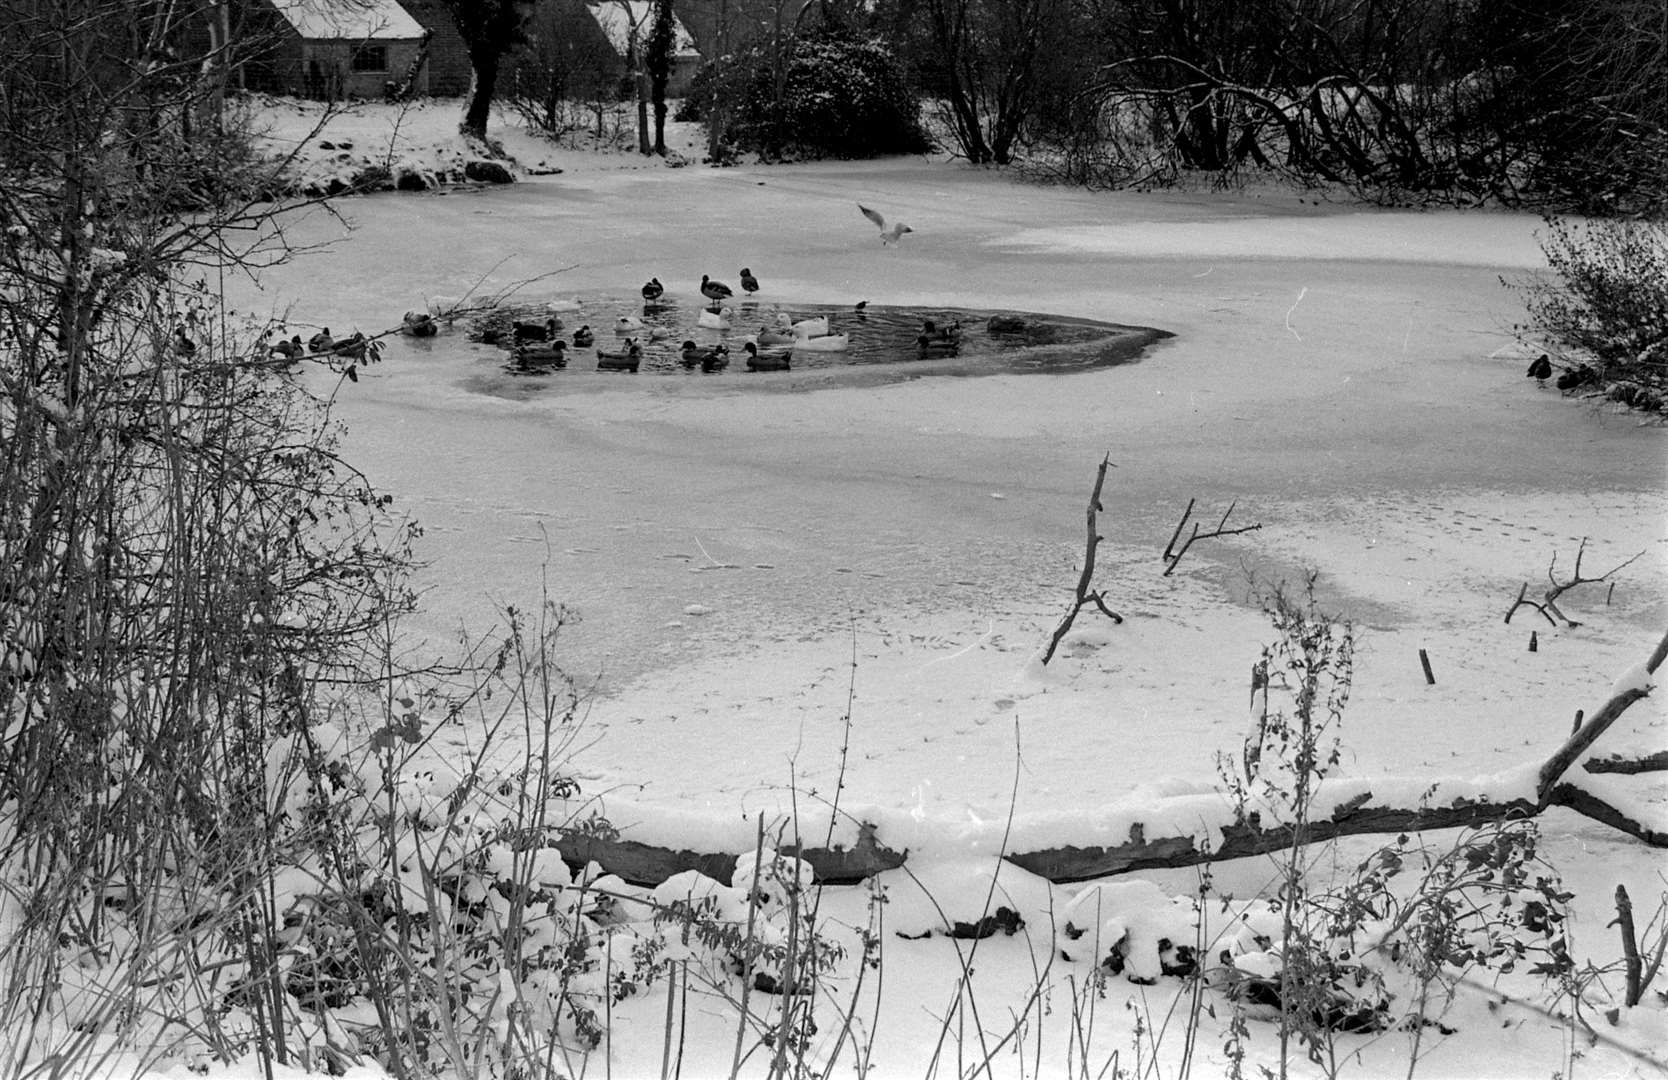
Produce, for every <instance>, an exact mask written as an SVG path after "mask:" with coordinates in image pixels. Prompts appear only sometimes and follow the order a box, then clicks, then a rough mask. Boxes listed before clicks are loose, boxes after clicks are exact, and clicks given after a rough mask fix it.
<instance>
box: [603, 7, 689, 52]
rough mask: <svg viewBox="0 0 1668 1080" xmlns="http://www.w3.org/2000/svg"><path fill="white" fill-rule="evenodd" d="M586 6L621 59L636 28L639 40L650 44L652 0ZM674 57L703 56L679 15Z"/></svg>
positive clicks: (674, 21)
mask: <svg viewBox="0 0 1668 1080" xmlns="http://www.w3.org/2000/svg"><path fill="white" fill-rule="evenodd" d="M587 6H588V7H589V8H590V9H591V18H593V19H595V20H596V21H597V25H598V26H600V27H602V32H603V34H604V35H606V36H607V38H608V43H609V44H610V45H612V46H614V51H615V52H617V53H619V54H620V55H621V56H624V55H625V54H626V44H627V42H628V40H629V39H630V36H631V28H632V27H633V26H635V27H636V28H637V40H638V41H640V42H646V41H648V39H649V30H650V29H651V28H652V27H653V26H654V4H653V2H652V0H601V2H599V3H591V4H588V5H587ZM672 55H673V56H699V55H700V53H698V52H697V51H696V49H695V39H694V38H692V37H690V36H689V31H688V30H685V29H684V27H683V23H682V22H681V21H679V19H678V17H677V16H676V15H674V16H672Z"/></svg>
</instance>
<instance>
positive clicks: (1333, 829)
mask: <svg viewBox="0 0 1668 1080" xmlns="http://www.w3.org/2000/svg"><path fill="white" fill-rule="evenodd" d="M1371 800H1372V794H1371V793H1370V792H1366V793H1362V794H1359V795H1357V796H1355V797H1354V798H1352V799H1350V800H1349V801H1348V802H1346V803H1343V804H1342V805H1340V806H1339V807H1337V809H1335V810H1334V811H1333V813H1332V815H1331V816H1330V817H1326V818H1317V819H1315V820H1312V821H1310V822H1309V823H1308V826H1307V828H1306V834H1307V842H1309V843H1317V842H1321V841H1326V840H1332V839H1335V838H1337V837H1340V836H1354V835H1359V834H1362V833H1401V832H1423V831H1425V830H1429V829H1454V828H1462V827H1465V826H1472V825H1482V824H1485V823H1487V822H1491V821H1501V820H1505V819H1509V818H1531V817H1534V816H1535V814H1537V813H1538V812H1539V808H1538V807H1537V806H1536V805H1535V803H1534V801H1533V800H1531V799H1510V800H1506V801H1503V802H1487V801H1483V800H1480V799H1479V800H1471V799H1463V798H1461V799H1455V800H1454V801H1453V802H1452V803H1451V804H1449V805H1447V806H1425V807H1394V806H1374V805H1371ZM1131 831H1132V840H1131V842H1130V843H1125V844H1116V845H1112V846H1109V847H1069V846H1068V847H1059V848H1051V849H1048V850H1044V851H1031V852H1018V853H1015V854H1012V855H1009V856H1008V861H1009V862H1011V863H1013V864H1015V865H1016V866H1019V867H1021V868H1023V869H1025V870H1029V871H1031V872H1032V873H1033V874H1036V875H1038V876H1039V877H1045V878H1047V879H1048V880H1050V881H1052V882H1055V883H1056V884H1063V883H1066V882H1072V881H1088V880H1091V879H1093V878H1099V877H1107V876H1109V875H1112V874H1124V873H1129V872H1131V871H1136V870H1156V869H1167V868H1174V867H1179V866H1197V865H1200V864H1203V863H1210V862H1220V861H1222V860H1224V859H1241V858H1244V857H1246V856H1247V855H1263V854H1266V853H1268V852H1271V851H1280V850H1284V849H1286V848H1290V847H1291V846H1292V830H1291V826H1289V825H1277V826H1274V827H1272V828H1264V827H1263V826H1262V825H1261V823H1260V821H1259V819H1258V818H1257V816H1256V815H1255V814H1252V815H1251V816H1250V817H1249V818H1248V819H1247V820H1246V821H1244V822H1242V823H1238V824H1227V825H1224V826H1223V827H1222V828H1221V829H1220V831H1219V834H1218V835H1216V836H1211V835H1208V834H1206V835H1196V836H1167V837H1161V838H1159V839H1157V840H1150V841H1149V840H1146V839H1145V837H1144V836H1143V835H1141V834H1142V833H1143V832H1144V830H1140V829H1135V830H1131Z"/></svg>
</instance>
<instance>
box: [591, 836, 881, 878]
mask: <svg viewBox="0 0 1668 1080" xmlns="http://www.w3.org/2000/svg"><path fill="white" fill-rule="evenodd" d="M558 844H559V846H560V847H561V849H562V858H563V860H564V861H566V862H567V863H569V864H570V865H573V866H577V867H583V866H584V865H585V864H586V863H589V862H595V863H597V864H598V865H600V866H601V867H602V868H603V869H604V870H606V871H607V872H608V873H610V874H614V875H616V876H617V877H619V878H621V879H622V880H624V881H627V882H630V883H631V884H633V885H646V886H650V887H653V886H655V885H659V884H660V883H661V882H663V881H665V880H666V879H667V878H669V877H671V876H672V875H673V874H677V873H681V872H683V871H685V870H696V871H699V872H700V873H702V874H704V875H705V876H707V877H709V878H713V879H714V880H717V881H729V880H730V877H731V875H732V874H733V873H734V872H735V868H736V856H734V855H717V854H709V853H703V852H698V851H689V850H687V849H673V848H668V847H658V846H656V845H654V844H643V843H639V842H637V841H635V840H621V839H610V838H608V837H603V836H597V835H595V834H591V833H584V832H578V831H573V832H565V833H563V834H562V836H561V839H560V840H559V841H558ZM774 846H775V847H776V850H777V851H779V852H780V853H781V854H783V855H796V856H798V857H799V858H801V859H804V860H805V861H806V862H808V863H810V864H811V868H812V869H814V870H815V871H816V873H817V880H818V881H821V882H824V883H827V884H831V885H849V884H854V883H856V882H859V881H863V880H865V879H867V878H870V877H873V876H874V875H876V874H878V873H880V872H881V871H883V870H896V869H897V868H898V867H900V866H902V865H903V864H904V853H903V852H901V851H893V850H892V849H890V848H887V847H885V846H883V845H882V844H880V842H879V841H878V840H876V839H875V832H874V829H873V828H871V827H869V826H862V827H861V828H859V830H858V836H857V842H856V843H855V844H853V845H852V846H851V847H850V848H843V847H837V846H836V847H831V848H809V847H808V848H800V847H798V846H796V845H794V844H779V845H774Z"/></svg>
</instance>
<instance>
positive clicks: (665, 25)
mask: <svg viewBox="0 0 1668 1080" xmlns="http://www.w3.org/2000/svg"><path fill="white" fill-rule="evenodd" d="M676 28H677V16H676V15H675V14H673V11H672V0H654V23H653V25H652V26H651V27H650V29H649V46H648V51H647V54H646V57H645V60H644V63H645V66H646V67H647V68H648V72H649V99H650V101H651V103H652V104H653V106H654V152H655V153H657V154H659V155H660V156H662V157H665V156H666V86H667V83H669V82H670V81H671V77H672V51H673V48H674V47H675V45H676V40H675V38H676Z"/></svg>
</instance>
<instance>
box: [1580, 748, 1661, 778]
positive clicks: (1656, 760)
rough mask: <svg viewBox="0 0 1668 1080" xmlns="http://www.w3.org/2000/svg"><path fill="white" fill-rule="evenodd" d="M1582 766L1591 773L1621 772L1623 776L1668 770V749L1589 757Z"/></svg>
mask: <svg viewBox="0 0 1668 1080" xmlns="http://www.w3.org/2000/svg"><path fill="white" fill-rule="evenodd" d="M1581 767H1582V768H1583V769H1585V770H1586V771H1587V772H1590V773H1620V774H1622V775H1623V776H1637V775H1638V774H1639V773H1648V772H1668V750H1658V751H1657V752H1656V753H1654V754H1646V755H1644V756H1643V757H1623V756H1622V755H1621V754H1611V755H1609V756H1608V757H1601V758H1588V759H1587V760H1586V761H1583V762H1582V763H1581Z"/></svg>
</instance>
